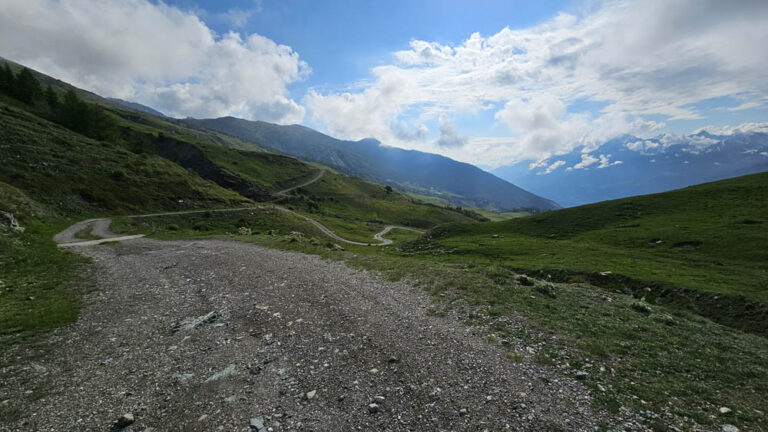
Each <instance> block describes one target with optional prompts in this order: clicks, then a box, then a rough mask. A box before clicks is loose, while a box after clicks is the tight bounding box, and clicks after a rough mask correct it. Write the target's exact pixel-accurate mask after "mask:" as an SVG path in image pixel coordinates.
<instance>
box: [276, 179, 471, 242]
mask: <svg viewBox="0 0 768 432" xmlns="http://www.w3.org/2000/svg"><path fill="white" fill-rule="evenodd" d="M280 202H281V203H282V204H285V205H287V206H289V207H291V208H293V209H296V210H300V211H303V212H305V213H309V214H311V215H312V217H314V218H316V219H319V220H321V221H322V222H323V223H324V224H326V225H327V226H329V227H330V228H332V229H333V230H335V231H337V232H338V233H339V234H341V235H342V236H346V237H347V238H349V239H351V240H359V241H370V240H371V238H372V236H373V234H374V233H376V232H378V231H381V229H382V228H383V226H384V225H388V224H392V225H405V226H411V227H416V228H423V229H428V228H431V227H433V226H435V225H438V224H445V223H454V222H472V221H473V219H472V218H470V217H469V216H467V215H466V214H463V213H461V212H459V211H456V210H455V209H451V208H446V207H441V206H437V205H431V204H424V203H420V202H418V201H416V200H414V199H412V198H410V197H409V196H407V195H405V194H402V193H400V192H398V191H396V190H392V189H389V190H388V189H386V187H385V186H381V185H377V184H373V183H368V182H366V181H363V180H360V179H357V178H354V177H348V176H345V175H341V174H334V173H330V172H327V173H325V175H324V176H323V177H322V178H321V179H320V180H319V181H317V182H315V183H312V184H310V185H308V186H306V187H303V188H300V189H297V190H295V191H293V193H292V194H291V195H290V196H289V197H287V198H286V199H284V200H281V201H280Z"/></svg>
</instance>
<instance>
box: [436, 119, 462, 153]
mask: <svg viewBox="0 0 768 432" xmlns="http://www.w3.org/2000/svg"><path fill="white" fill-rule="evenodd" d="M468 141H469V140H468V139H467V137H465V136H464V135H461V134H460V133H459V131H458V130H456V126H455V125H454V124H453V121H451V120H450V119H449V118H448V116H446V115H441V116H440V138H438V139H437V142H436V143H435V144H437V146H438V147H447V148H461V147H464V146H465V145H467V142H468Z"/></svg>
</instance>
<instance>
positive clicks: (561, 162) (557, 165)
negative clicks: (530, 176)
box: [537, 160, 565, 175]
mask: <svg viewBox="0 0 768 432" xmlns="http://www.w3.org/2000/svg"><path fill="white" fill-rule="evenodd" d="M563 165H565V161H564V160H558V161H555V162H552V164H551V165H550V166H548V167H547V169H545V170H544V171H541V172H539V173H537V174H545V175H546V174H549V173H551V172H552V171H554V170H556V169H558V168H560V167H561V166H563Z"/></svg>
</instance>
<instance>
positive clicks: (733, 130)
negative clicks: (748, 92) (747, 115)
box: [694, 122, 768, 135]
mask: <svg viewBox="0 0 768 432" xmlns="http://www.w3.org/2000/svg"><path fill="white" fill-rule="evenodd" d="M700 132H706V133H709V134H712V135H733V134H737V133H743V134H749V133H768V122H764V123H755V122H752V123H742V124H740V125H738V126H722V127H717V126H706V127H703V128H701V129H699V130H697V131H696V132H694V134H697V133H700Z"/></svg>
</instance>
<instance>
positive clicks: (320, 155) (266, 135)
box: [183, 117, 559, 211]
mask: <svg viewBox="0 0 768 432" xmlns="http://www.w3.org/2000/svg"><path fill="white" fill-rule="evenodd" d="M183 122H184V123H185V124H186V125H188V126H192V127H195V128H203V129H209V130H214V131H217V132H222V133H225V134H228V135H231V136H234V137H237V138H240V139H241V140H244V141H250V142H253V143H256V144H258V145H260V146H262V147H266V148H268V149H270V150H273V151H276V152H278V153H282V154H286V155H289V156H294V157H296V158H299V159H302V160H305V161H309V162H316V163H320V164H323V165H327V166H329V167H331V168H333V169H336V170H338V171H340V172H343V173H345V174H349V175H353V176H356V177H360V178H364V179H366V180H370V181H373V182H377V183H384V184H391V185H393V186H396V187H398V188H401V189H404V190H407V191H409V192H414V193H419V194H424V195H430V196H437V197H440V198H444V199H446V200H448V201H450V202H452V203H454V204H458V205H463V206H470V207H483V208H489V209H494V210H501V211H510V210H520V209H530V210H553V209H557V208H559V205H558V204H556V203H555V202H553V201H550V200H548V199H545V198H542V197H540V196H537V195H534V194H532V193H530V192H527V191H525V190H523V189H521V188H519V187H517V186H515V185H513V184H511V183H508V182H507V181H504V180H502V179H500V178H498V177H496V176H494V175H493V174H490V173H488V172H485V171H483V170H481V169H480V168H477V167H475V166H473V165H470V164H466V163H462V162H457V161H454V160H452V159H449V158H447V157H444V156H439V155H435V154H430V153H424V152H419V151H415V150H404V149H399V148H394V147H387V146H385V145H382V144H381V143H380V142H379V141H377V140H374V139H364V140H360V141H344V140H338V139H335V138H332V137H330V136H328V135H324V134H322V133H320V132H317V131H315V130H312V129H310V128H307V127H304V126H300V125H290V126H280V125H276V124H272V123H267V122H262V121H248V120H242V119H238V118H234V117H223V118H218V119H206V120H196V119H186V120H184V121H183Z"/></svg>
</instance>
